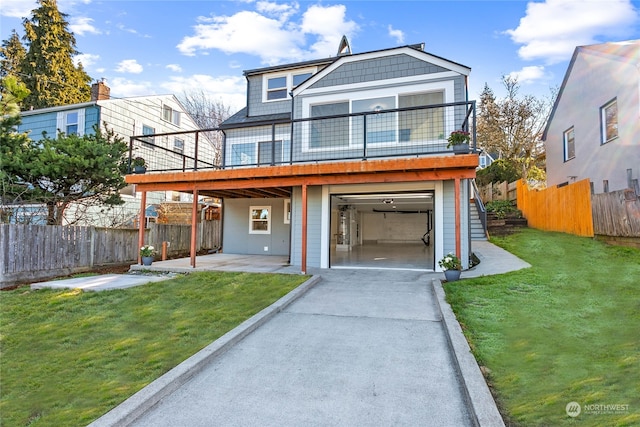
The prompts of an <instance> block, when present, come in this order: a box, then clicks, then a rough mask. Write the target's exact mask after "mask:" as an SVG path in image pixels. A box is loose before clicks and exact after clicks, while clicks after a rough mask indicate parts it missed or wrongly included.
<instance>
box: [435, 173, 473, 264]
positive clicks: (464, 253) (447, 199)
mask: <svg viewBox="0 0 640 427" xmlns="http://www.w3.org/2000/svg"><path fill="white" fill-rule="evenodd" d="M468 188H469V186H468V183H467V181H466V180H462V182H461V183H460V199H461V200H460V252H461V253H460V255H461V258H460V261H462V268H463V269H466V268H468V267H469V191H468ZM442 189H443V212H442V215H443V218H442V223H443V224H442V226H443V230H442V235H443V239H444V240H443V241H444V246H443V254H444V255H446V254H448V253H449V252H452V253H455V252H456V216H455V212H456V208H455V186H454V182H453V181H451V180H448V181H444V182H443V186H442ZM437 214H438V213H437V212H436V215H437ZM436 261H438V260H436Z"/></svg>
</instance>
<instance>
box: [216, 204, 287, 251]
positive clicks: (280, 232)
mask: <svg viewBox="0 0 640 427" xmlns="http://www.w3.org/2000/svg"><path fill="white" fill-rule="evenodd" d="M251 206H269V207H270V208H271V233H270V234H249V214H250V213H249V212H250V208H251ZM223 215H224V217H223V221H222V224H223V234H222V236H223V241H222V251H223V252H225V253H229V254H250V255H288V254H289V224H285V223H284V199H225V200H224V203H223ZM265 248H267V250H265Z"/></svg>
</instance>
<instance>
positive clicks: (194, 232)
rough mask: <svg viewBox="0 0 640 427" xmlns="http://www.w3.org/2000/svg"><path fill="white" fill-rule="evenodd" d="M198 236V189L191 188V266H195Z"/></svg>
mask: <svg viewBox="0 0 640 427" xmlns="http://www.w3.org/2000/svg"><path fill="white" fill-rule="evenodd" d="M197 237H198V190H193V206H192V210H191V267H193V268H196V252H197V245H196V244H197V242H198V240H197Z"/></svg>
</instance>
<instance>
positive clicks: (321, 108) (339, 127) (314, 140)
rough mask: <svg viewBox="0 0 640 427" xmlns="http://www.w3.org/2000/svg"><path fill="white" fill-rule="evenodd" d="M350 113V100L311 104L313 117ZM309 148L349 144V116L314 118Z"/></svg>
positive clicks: (311, 125)
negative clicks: (324, 118)
mask: <svg viewBox="0 0 640 427" xmlns="http://www.w3.org/2000/svg"><path fill="white" fill-rule="evenodd" d="M343 114H345V115H346V114H349V101H339V102H334V103H329V104H317V105H312V106H311V117H324V116H335V115H343ZM309 126H310V127H311V133H310V138H309V148H311V149H314V148H337V147H348V146H349V117H343V118H335V119H326V120H313V121H311V122H309Z"/></svg>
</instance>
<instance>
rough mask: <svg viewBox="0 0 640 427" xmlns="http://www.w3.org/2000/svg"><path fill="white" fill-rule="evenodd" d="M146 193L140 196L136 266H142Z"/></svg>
mask: <svg viewBox="0 0 640 427" xmlns="http://www.w3.org/2000/svg"><path fill="white" fill-rule="evenodd" d="M146 209H147V192H146V191H143V192H142V193H141V196H140V218H139V219H138V223H139V224H138V264H142V257H141V256H140V248H141V247H143V246H144V228H145V225H147V224H146V223H147V212H146Z"/></svg>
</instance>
